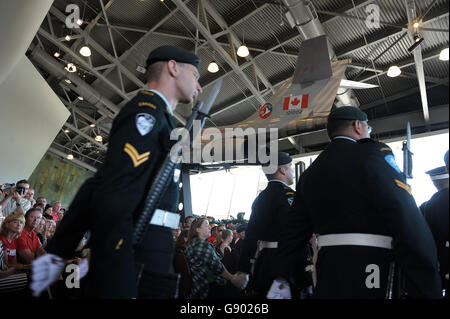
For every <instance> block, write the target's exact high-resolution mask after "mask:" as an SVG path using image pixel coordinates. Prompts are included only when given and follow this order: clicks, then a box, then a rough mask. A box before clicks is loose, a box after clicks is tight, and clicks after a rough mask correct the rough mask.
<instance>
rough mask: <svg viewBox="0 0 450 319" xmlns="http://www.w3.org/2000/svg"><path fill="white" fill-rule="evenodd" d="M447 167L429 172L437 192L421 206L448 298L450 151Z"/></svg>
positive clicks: (443, 288) (444, 291)
mask: <svg viewBox="0 0 450 319" xmlns="http://www.w3.org/2000/svg"><path fill="white" fill-rule="evenodd" d="M445 159H446V162H445V164H446V166H442V167H438V168H435V169H432V170H430V171H428V172H427V174H428V175H430V178H431V180H432V181H433V184H434V185H435V186H436V188H437V190H438V191H437V192H436V193H435V194H434V195H433V196H432V197H431V198H430V200H428V201H427V202H425V203H423V204H422V205H421V206H420V210H421V211H422V213H423V216H424V217H425V220H426V221H427V223H428V226H430V230H431V232H432V233H433V237H434V241H435V242H436V247H437V254H438V261H439V273H440V275H441V281H442V293H443V295H444V296H445V297H446V298H448V281H449V279H448V249H449V248H448V246H449V244H448V243H449V240H448V226H449V223H448V211H449V207H448V206H449V192H448V189H449V178H448V151H447V153H446V155H445Z"/></svg>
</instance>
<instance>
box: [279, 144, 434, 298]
mask: <svg viewBox="0 0 450 319" xmlns="http://www.w3.org/2000/svg"><path fill="white" fill-rule="evenodd" d="M358 142H359V143H356V142H355V141H354V140H351V139H346V138H335V139H334V140H333V141H332V142H331V143H330V144H329V145H328V146H327V148H326V149H325V150H324V151H323V152H322V153H321V154H320V155H319V156H318V158H317V159H316V160H315V161H314V162H313V163H312V165H311V166H310V167H309V168H308V169H307V170H306V171H305V172H304V173H303V174H302V176H301V177H300V180H299V183H298V185H297V189H296V191H297V193H296V196H295V199H294V203H293V205H292V208H291V210H290V211H289V214H288V219H287V223H286V225H287V226H286V229H285V231H284V232H283V234H282V239H281V240H280V243H279V248H278V252H279V255H278V258H279V259H280V260H282V262H280V263H278V264H277V268H276V275H277V276H279V277H282V278H288V277H289V276H290V275H291V274H292V273H293V271H294V269H293V267H294V266H293V260H294V259H295V255H296V254H297V253H298V251H299V250H301V247H303V245H304V244H305V243H306V242H307V241H308V240H309V239H310V237H311V235H312V233H313V232H314V233H316V234H318V235H319V237H320V236H321V235H327V234H354V233H359V234H375V235H384V236H391V237H393V250H390V249H385V248H378V247H368V246H356V245H345V246H344V245H340V246H324V247H320V249H319V252H318V259H317V263H316V270H317V286H316V287H315V288H316V289H315V296H316V297H318V298H384V297H385V295H386V288H387V278H388V272H389V264H390V262H391V261H392V260H394V259H395V260H396V261H397V262H398V264H399V265H400V267H401V269H402V271H403V274H404V275H405V277H406V280H407V288H408V293H409V295H410V296H412V297H425V298H437V297H438V296H439V276H438V273H437V267H436V264H437V256H436V247H435V244H434V240H433V237H432V235H431V232H430V230H429V228H428V226H427V225H426V222H425V220H424V218H423V216H422V214H421V213H420V211H419V209H418V208H417V206H416V203H415V201H414V199H413V197H412V195H411V190H410V188H409V187H408V185H407V184H406V181H405V179H404V178H403V177H402V174H401V173H400V170H399V169H398V167H397V165H396V164H395V160H394V155H393V154H392V151H391V149H390V148H389V147H388V146H387V145H385V144H382V143H378V142H376V141H373V140H371V139H365V140H360V141H358ZM393 160H394V161H393ZM373 265H376V267H374V266H373ZM376 268H378V269H379V276H377V272H378V271H377V270H376ZM376 277H378V278H379V285H378V280H377V278H376Z"/></svg>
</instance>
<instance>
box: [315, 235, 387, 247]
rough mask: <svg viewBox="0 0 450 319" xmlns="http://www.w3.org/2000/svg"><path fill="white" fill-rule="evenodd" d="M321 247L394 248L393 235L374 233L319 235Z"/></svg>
mask: <svg viewBox="0 0 450 319" xmlns="http://www.w3.org/2000/svg"><path fill="white" fill-rule="evenodd" d="M317 245H318V246H319V249H320V248H321V247H326V246H347V245H348V246H369V247H378V248H385V249H392V237H389V236H382V235H372V234H332V235H320V236H318V237H317Z"/></svg>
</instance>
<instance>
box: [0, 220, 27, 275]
mask: <svg viewBox="0 0 450 319" xmlns="http://www.w3.org/2000/svg"><path fill="white" fill-rule="evenodd" d="M24 224H25V218H24V217H23V215H22V214H19V213H13V214H11V215H9V216H8V217H6V218H5V220H4V221H3V223H2V225H1V228H0V241H1V242H2V244H3V249H4V250H5V256H6V263H7V265H8V267H14V268H22V266H23V265H20V264H19V263H18V262H17V251H16V239H17V238H19V236H20V234H21V233H22V230H23V226H24Z"/></svg>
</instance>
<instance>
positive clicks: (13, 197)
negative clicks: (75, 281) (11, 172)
mask: <svg viewBox="0 0 450 319" xmlns="http://www.w3.org/2000/svg"><path fill="white" fill-rule="evenodd" d="M64 213H65V210H64V208H62V207H61V203H60V202H58V201H55V202H53V204H52V205H48V204H47V199H46V198H45V197H43V196H40V197H37V199H35V191H34V189H33V188H31V187H30V183H29V182H28V181H27V180H24V179H23V180H20V181H18V182H17V183H15V184H8V183H3V184H0V225H1V226H0V295H7V296H8V297H12V296H18V297H30V291H29V289H28V286H29V281H30V269H31V263H32V262H33V260H34V259H36V258H37V257H39V256H41V255H43V254H45V253H46V251H45V247H46V245H47V242H48V241H49V240H50V239H51V238H52V236H53V234H54V232H55V230H56V228H57V226H58V222H59V221H60V220H61V219H62V218H63V217H64Z"/></svg>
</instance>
